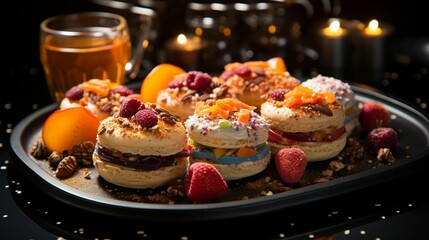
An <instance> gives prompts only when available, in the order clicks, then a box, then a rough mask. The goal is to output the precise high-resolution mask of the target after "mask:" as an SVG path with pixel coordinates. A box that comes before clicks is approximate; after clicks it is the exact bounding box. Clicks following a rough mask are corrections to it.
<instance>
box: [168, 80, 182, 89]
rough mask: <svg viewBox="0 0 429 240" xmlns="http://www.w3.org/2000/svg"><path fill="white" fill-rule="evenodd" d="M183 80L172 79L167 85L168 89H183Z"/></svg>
mask: <svg viewBox="0 0 429 240" xmlns="http://www.w3.org/2000/svg"><path fill="white" fill-rule="evenodd" d="M183 82H184V80H183V79H181V78H176V79H173V80H172V81H171V82H169V83H168V85H167V87H168V88H181V87H183Z"/></svg>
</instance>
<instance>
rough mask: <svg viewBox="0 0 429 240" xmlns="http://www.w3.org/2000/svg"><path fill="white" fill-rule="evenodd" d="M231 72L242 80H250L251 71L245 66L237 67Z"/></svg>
mask: <svg viewBox="0 0 429 240" xmlns="http://www.w3.org/2000/svg"><path fill="white" fill-rule="evenodd" d="M233 71H234V73H235V74H237V75H238V76H240V77H242V78H250V77H251V76H252V70H251V69H250V67H248V66H246V65H241V66H238V67H237V68H234V70H233Z"/></svg>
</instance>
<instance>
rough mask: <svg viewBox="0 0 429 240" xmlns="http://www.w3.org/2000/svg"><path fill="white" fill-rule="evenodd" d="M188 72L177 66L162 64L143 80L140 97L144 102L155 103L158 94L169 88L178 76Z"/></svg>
mask: <svg viewBox="0 0 429 240" xmlns="http://www.w3.org/2000/svg"><path fill="white" fill-rule="evenodd" d="M182 73H186V71H185V70H184V69H182V68H180V67H178V66H176V65H173V64H169V63H162V64H159V65H158V66H156V67H155V68H153V69H152V71H150V72H149V74H148V75H147V76H146V77H145V79H144V80H143V83H142V86H141V88H140V95H141V98H142V101H143V102H151V103H155V102H156V99H157V98H158V92H159V91H161V90H163V89H165V88H167V86H168V84H169V83H170V82H171V81H172V80H173V79H174V77H175V76H176V75H179V74H182Z"/></svg>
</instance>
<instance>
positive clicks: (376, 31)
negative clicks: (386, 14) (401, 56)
mask: <svg viewBox="0 0 429 240" xmlns="http://www.w3.org/2000/svg"><path fill="white" fill-rule="evenodd" d="M378 25H379V24H378V21H377V20H375V19H373V20H371V21H370V22H369V24H368V26H367V27H366V28H365V29H364V33H365V35H367V36H380V35H381V34H382V33H383V31H382V30H381V28H380V27H379V26H378Z"/></svg>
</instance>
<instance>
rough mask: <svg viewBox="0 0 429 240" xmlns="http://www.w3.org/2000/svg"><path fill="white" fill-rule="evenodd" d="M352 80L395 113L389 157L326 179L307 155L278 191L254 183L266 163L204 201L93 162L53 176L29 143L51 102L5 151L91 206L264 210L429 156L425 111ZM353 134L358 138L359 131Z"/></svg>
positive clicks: (267, 174)
mask: <svg viewBox="0 0 429 240" xmlns="http://www.w3.org/2000/svg"><path fill="white" fill-rule="evenodd" d="M351 85H352V89H353V90H354V92H355V93H356V99H357V101H358V102H365V101H369V100H375V101H378V102H380V103H382V104H384V105H385V107H386V108H387V109H388V110H389V111H390V113H391V114H392V116H394V118H393V120H392V122H391V127H392V128H394V129H395V130H396V131H397V132H398V146H397V148H396V149H395V150H394V156H395V161H394V162H390V163H381V161H379V160H376V156H375V155H374V154H373V155H371V156H367V157H364V158H363V159H361V160H356V161H354V162H353V164H352V165H353V166H354V167H353V168H352V170H344V171H342V172H343V173H342V174H341V173H340V172H341V171H339V173H334V174H333V175H332V178H330V179H329V180H327V181H322V180H323V177H321V176H322V174H321V172H322V171H323V170H324V169H326V168H327V166H328V165H329V162H330V160H325V161H322V162H317V163H309V164H308V165H307V170H306V175H305V176H304V179H303V181H302V183H300V184H299V185H296V186H288V189H287V190H284V189H283V190H282V191H278V192H275V191H274V192H272V191H266V190H264V189H259V188H258V187H255V185H258V183H261V179H262V182H264V181H270V179H271V180H272V179H275V178H276V177H278V176H275V171H274V170H273V167H272V166H271V167H268V169H267V170H266V171H264V172H262V173H260V174H258V175H257V176H254V177H250V178H247V179H243V180H239V181H233V182H229V183H228V186H229V192H228V194H226V196H225V197H224V198H222V199H219V201H217V202H210V203H192V202H190V201H189V200H187V199H186V196H181V197H177V199H176V200H175V201H171V200H165V195H166V191H167V189H166V188H161V189H149V190H141V189H140V190H139V189H126V188H121V187H117V186H114V185H112V184H109V183H108V182H106V181H105V180H104V179H102V178H101V177H100V176H98V174H97V172H96V170H95V169H94V168H91V167H90V168H86V169H80V170H79V171H78V172H77V173H76V174H75V175H74V176H73V177H71V178H68V179H63V180H60V179H58V178H56V177H55V175H54V174H53V170H52V169H50V167H49V164H48V162H47V161H44V160H38V159H35V158H34V157H32V156H31V155H30V153H29V152H30V149H31V148H32V145H33V143H34V142H35V141H36V139H37V138H38V137H40V133H41V129H42V125H43V123H44V121H45V119H46V118H47V117H48V116H49V115H50V114H51V113H52V112H53V111H55V110H56V109H58V104H56V103H54V104H51V105H49V106H46V107H44V108H42V109H40V110H38V111H36V112H34V113H32V114H31V115H29V116H27V117H26V118H24V119H23V120H22V121H21V122H19V124H18V125H17V126H16V127H15V128H14V130H13V131H12V135H11V140H10V141H11V149H12V153H11V155H12V157H13V160H14V161H15V162H17V163H18V164H19V165H20V169H22V171H23V172H24V174H25V175H26V176H28V177H29V178H30V179H32V181H33V182H34V183H35V184H36V185H37V186H38V187H40V188H41V189H42V190H44V191H45V192H47V193H48V194H49V195H51V196H53V197H54V198H56V199H58V200H60V201H63V202H65V203H68V204H70V205H72V206H75V207H77V208H82V209H85V210H88V211H92V212H97V213H102V214H108V215H113V216H119V217H126V218H136V219H157V220H160V221H162V220H166V221H168V220H171V221H174V219H176V217H178V218H180V219H181V220H217V219H226V218H234V217H245V216H251V215H257V214H262V213H267V212H270V211H275V210H280V209H285V208H291V207H294V206H298V205H302V204H305V203H309V202H314V201H318V200H322V199H326V198H330V197H334V196H336V195H340V194H344V193H347V192H351V191H356V190H358V189H363V188H366V187H369V186H375V185H377V184H381V183H383V182H387V181H390V180H393V179H396V178H399V177H403V176H405V175H409V174H412V173H413V172H415V171H416V170H417V169H418V166H419V165H420V164H419V163H421V162H422V161H425V160H426V161H427V160H429V159H428V158H429V118H428V116H427V114H425V113H422V112H421V111H419V110H417V109H415V108H413V107H411V106H409V105H407V104H405V103H403V102H401V101H400V100H399V99H395V98H394V97H391V96H389V95H387V94H384V93H381V92H379V91H375V90H374V89H370V88H368V87H366V86H361V85H355V84H351ZM351 137H355V138H357V139H359V138H362V136H359V134H358V133H356V134H354V135H353V134H352V136H351ZM270 165H273V164H270ZM88 173H90V175H89V176H90V177H88ZM262 193H263V194H262Z"/></svg>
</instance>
